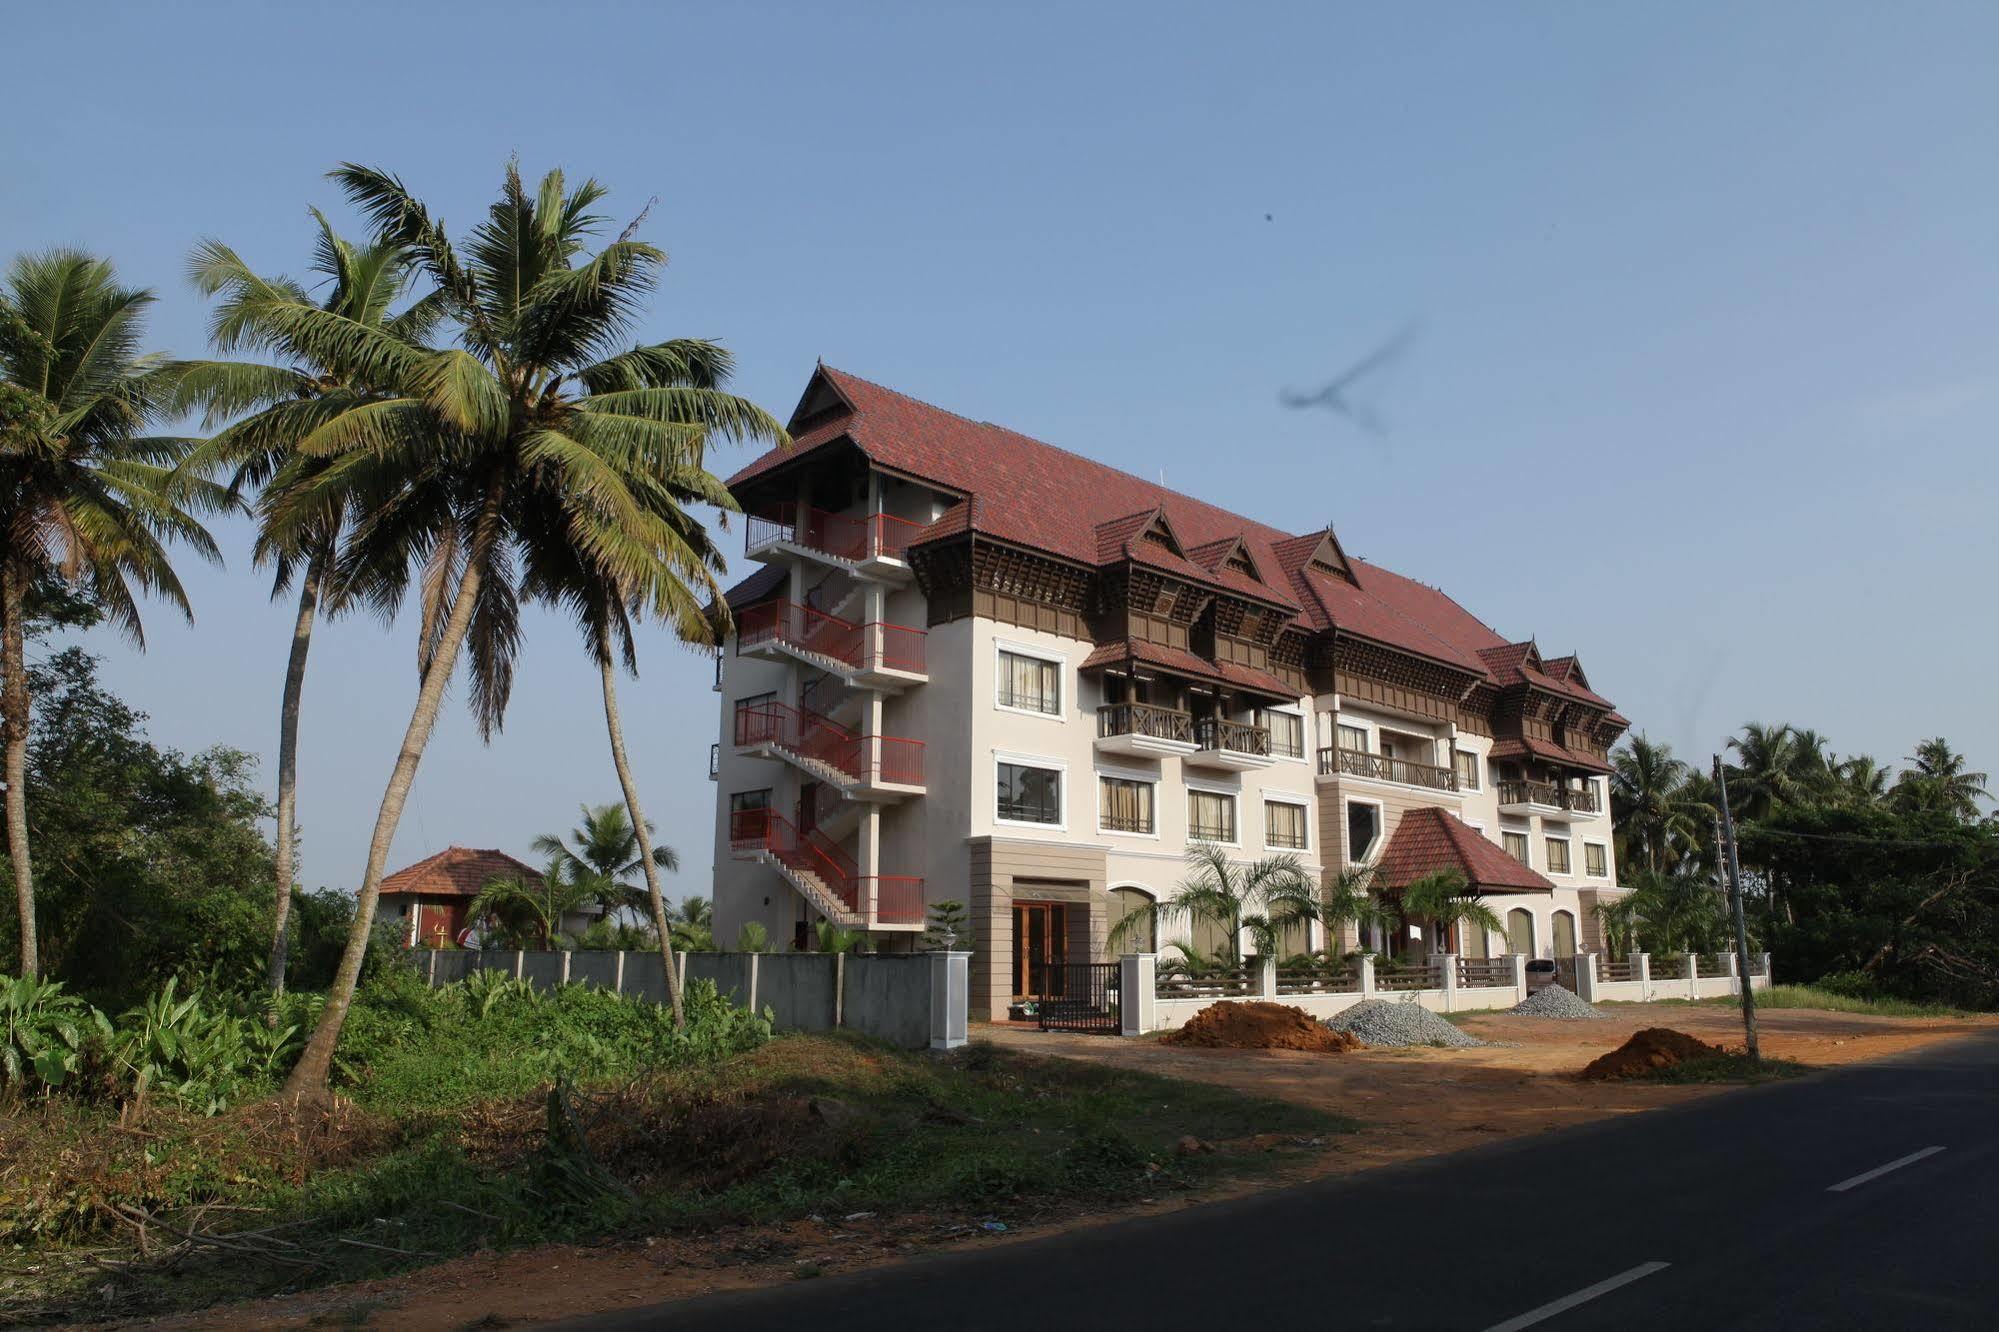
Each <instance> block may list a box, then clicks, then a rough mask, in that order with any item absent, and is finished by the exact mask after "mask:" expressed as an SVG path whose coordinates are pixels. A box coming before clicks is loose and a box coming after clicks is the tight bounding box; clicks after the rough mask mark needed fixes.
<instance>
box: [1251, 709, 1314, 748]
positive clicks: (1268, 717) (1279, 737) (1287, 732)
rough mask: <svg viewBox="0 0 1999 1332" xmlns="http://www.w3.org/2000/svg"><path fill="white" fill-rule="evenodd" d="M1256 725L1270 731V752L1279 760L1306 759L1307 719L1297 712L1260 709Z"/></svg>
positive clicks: (1257, 712)
mask: <svg viewBox="0 0 1999 1332" xmlns="http://www.w3.org/2000/svg"><path fill="white" fill-rule="evenodd" d="M1256 724H1257V725H1259V726H1264V727H1268V728H1269V730H1270V752H1271V753H1272V754H1274V755H1276V756H1277V757H1278V758H1304V757H1305V719H1304V718H1303V717H1301V716H1299V715H1298V714H1297V713H1295V712H1282V711H1279V710H1278V709H1276V708H1258V709H1257V710H1256Z"/></svg>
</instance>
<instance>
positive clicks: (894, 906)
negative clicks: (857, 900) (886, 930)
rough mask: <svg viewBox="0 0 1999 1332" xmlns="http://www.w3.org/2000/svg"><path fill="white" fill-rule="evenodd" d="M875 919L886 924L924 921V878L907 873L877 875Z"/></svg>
mask: <svg viewBox="0 0 1999 1332" xmlns="http://www.w3.org/2000/svg"><path fill="white" fill-rule="evenodd" d="M873 887H874V894H873V896H874V899H875V919H876V920H878V921H880V922H881V923H882V924H884V925H921V924H922V923H923V880H921V879H918V878H912V877H910V876H909V875H906V874H882V875H877V876H876V877H875V879H874V881H873Z"/></svg>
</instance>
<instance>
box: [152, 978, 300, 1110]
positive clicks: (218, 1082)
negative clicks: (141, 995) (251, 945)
mask: <svg viewBox="0 0 1999 1332" xmlns="http://www.w3.org/2000/svg"><path fill="white" fill-rule="evenodd" d="M179 984H180V981H179V979H178V978H177V977H176V978H173V979H170V980H168V981H167V983H166V984H165V985H163V986H161V987H160V989H159V992H158V993H156V994H153V995H151V996H149V997H148V998H146V999H145V1000H144V1001H143V1002H142V1003H140V1004H138V1005H137V1006H135V1007H133V1008H132V1009H130V1010H128V1011H127V1012H126V1013H125V1015H124V1016H123V1017H122V1018H120V1019H119V1025H118V1029H117V1032H116V1034H115V1037H114V1041H113V1050H114V1054H115V1058H116V1062H117V1064H118V1066H119V1067H120V1068H121V1069H122V1070H123V1072H124V1074H125V1075H126V1076H127V1077H129V1079H130V1082H129V1086H130V1090H131V1092H132V1094H133V1096H135V1097H136V1098H137V1099H139V1100H140V1101H144V1100H145V1099H146V1097H147V1096H148V1095H150V1094H151V1093H153V1092H154V1091H158V1092H160V1093H162V1094H164V1095H166V1096H169V1097H171V1098H172V1099H174V1100H175V1101H178V1102H179V1103H180V1104H181V1105H183V1106H185V1107H186V1108H187V1109H189V1110H192V1111H194V1112H196V1113H197V1114H203V1115H214V1114H219V1113H221V1112H222V1111H223V1110H224V1109H226V1108H227V1107H228V1106H229V1105H230V1104H231V1103H232V1102H234V1101H236V1100H237V1099H239V1098H240V1097H241V1096H242V1095H244V1094H245V1093H246V1092H248V1091H249V1090H251V1089H252V1088H255V1087H259V1086H261V1085H263V1084H265V1083H267V1082H268V1081H269V1080H270V1079H271V1078H273V1077H274V1076H275V1075H276V1074H277V1073H278V1072H279V1071H280V1070H281V1069H282V1068H283V1067H284V1065H285V1064H286V1063H288V1062H289V1057H290V1055H291V1054H292V1052H293V1049H294V1044H295V1043H294V1038H295V1037H296V1036H297V1035H298V1031H299V1029H298V1027H296V1026H290V1025H283V1026H278V1027H275V1028H273V1027H271V1026H268V1025H266V1024H265V1023H263V1022H261V1021H258V1020H256V1019H254V1018H248V1017H244V1016H241V1015H239V1014H236V1013H232V1012H229V1011H227V1010H226V1009H224V1008H222V1007H221V1006H220V1005H218V1004H217V1003H216V1002H215V1001H214V1000H213V999H211V998H210V997H209V996H208V995H207V994H206V993H205V992H204V991H202V990H199V989H195V990H190V991H189V992H188V993H187V994H186V995H185V996H183V995H180V994H178V993H177V990H178V987H179Z"/></svg>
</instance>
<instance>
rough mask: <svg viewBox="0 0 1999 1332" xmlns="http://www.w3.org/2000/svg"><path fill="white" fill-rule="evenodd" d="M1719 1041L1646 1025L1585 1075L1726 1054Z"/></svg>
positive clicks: (1631, 1073) (1632, 1071) (1622, 1074)
mask: <svg viewBox="0 0 1999 1332" xmlns="http://www.w3.org/2000/svg"><path fill="white" fill-rule="evenodd" d="M1726 1053H1728V1052H1727V1051H1726V1050H1724V1049H1722V1048H1721V1047H1720V1046H1719V1045H1709V1044H1708V1043H1707V1042H1706V1041H1698V1040H1695V1039H1694V1038H1693V1037H1691V1036H1689V1035H1687V1034H1686V1033H1685V1032H1684V1031H1674V1030H1673V1029H1672V1028H1671V1027H1647V1028H1645V1030H1643V1031H1641V1032H1639V1033H1637V1034H1636V1035H1634V1036H1633V1037H1632V1038H1631V1039H1630V1040H1628V1041H1626V1042H1625V1043H1624V1044H1622V1045H1620V1046H1618V1047H1617V1048H1616V1049H1615V1050H1612V1051H1611V1052H1610V1053H1609V1054H1607V1055H1603V1056H1601V1057H1599V1058H1597V1059H1596V1060H1594V1061H1593V1062H1592V1063H1591V1064H1590V1066H1589V1067H1588V1068H1586V1069H1584V1070H1583V1076H1584V1077H1586V1078H1630V1077H1636V1076H1637V1075H1638V1074H1640V1073H1649V1072H1651V1071H1652V1070H1653V1069H1655V1068H1671V1067H1672V1066H1673V1065H1675V1064H1681V1063H1685V1062H1686V1061H1687V1060H1689V1059H1706V1058H1709V1057H1710V1056H1713V1055H1718V1054H1726Z"/></svg>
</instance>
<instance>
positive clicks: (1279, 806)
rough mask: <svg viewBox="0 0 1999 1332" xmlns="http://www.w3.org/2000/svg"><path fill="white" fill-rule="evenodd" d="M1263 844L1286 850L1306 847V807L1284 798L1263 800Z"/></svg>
mask: <svg viewBox="0 0 1999 1332" xmlns="http://www.w3.org/2000/svg"><path fill="white" fill-rule="evenodd" d="M1263 844H1264V845H1265V846H1274V847H1278V848H1280V849H1282V850H1285V851H1303V850H1304V849H1305V807H1304V806H1303V805H1293V804H1291V803H1289V802H1287V801H1282V800H1266V801H1264V802H1263Z"/></svg>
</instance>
